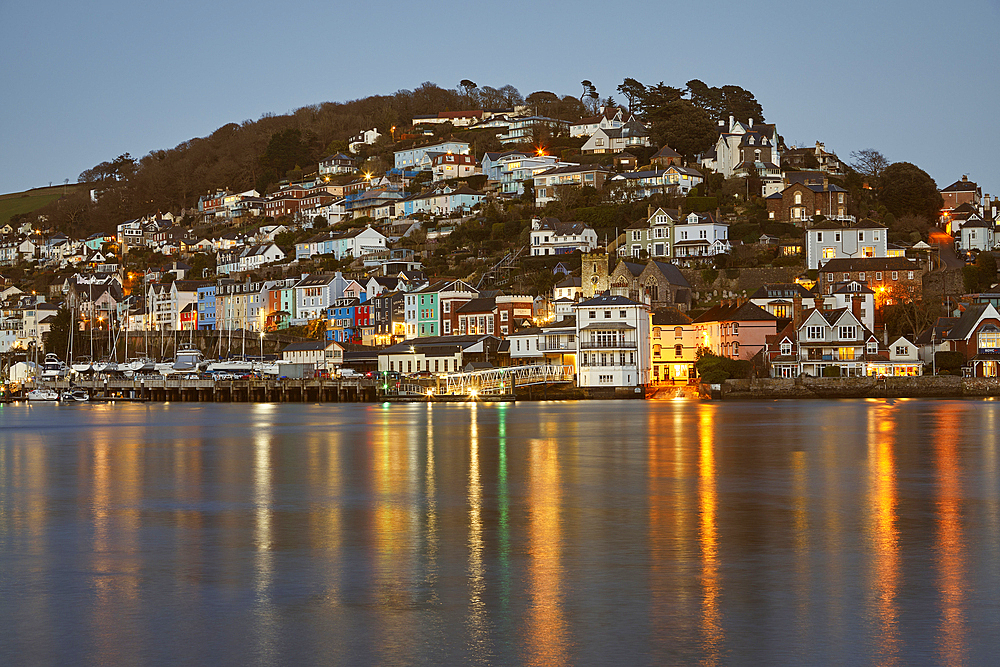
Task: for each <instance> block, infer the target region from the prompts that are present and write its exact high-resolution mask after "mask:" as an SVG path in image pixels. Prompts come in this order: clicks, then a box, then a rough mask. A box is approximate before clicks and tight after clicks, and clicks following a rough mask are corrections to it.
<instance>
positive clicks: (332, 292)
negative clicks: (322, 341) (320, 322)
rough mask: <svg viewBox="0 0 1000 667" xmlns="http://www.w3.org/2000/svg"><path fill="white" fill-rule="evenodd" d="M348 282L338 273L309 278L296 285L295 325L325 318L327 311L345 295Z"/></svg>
mask: <svg viewBox="0 0 1000 667" xmlns="http://www.w3.org/2000/svg"><path fill="white" fill-rule="evenodd" d="M346 285H347V281H346V280H345V279H344V277H343V276H342V275H341V274H340V273H339V272H337V273H336V274H334V275H332V276H331V275H330V274H318V275H314V276H307V277H305V278H303V279H302V280H300V281H299V282H298V283H296V284H295V287H294V289H295V314H296V317H295V320H293V322H295V323H301V324H305V322H307V321H309V320H314V319H316V318H319V317H325V315H326V310H327V309H328V308H329V307H330V306H331V305H333V302H334V301H335V300H336V299H339V298H340V297H342V296H343V295H344V287H345V286H346Z"/></svg>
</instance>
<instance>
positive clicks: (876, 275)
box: [875, 271, 882, 281]
mask: <svg viewBox="0 0 1000 667" xmlns="http://www.w3.org/2000/svg"><path fill="white" fill-rule="evenodd" d="M875 280H877V281H878V280H882V272H881V271H876V272H875Z"/></svg>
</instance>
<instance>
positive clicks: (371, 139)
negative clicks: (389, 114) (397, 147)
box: [347, 127, 382, 153]
mask: <svg viewBox="0 0 1000 667" xmlns="http://www.w3.org/2000/svg"><path fill="white" fill-rule="evenodd" d="M381 136H382V135H381V134H379V132H378V128H374V127H373V128H372V129H370V130H362V131H361V132H360V133H359V134H357V135H356V136H354V137H353V138H352V139H351V141H350V143H348V144H347V150H349V151H351V152H352V153H357V152H358V149H360V148H361V147H362V146H364V145H371V144H374V143H375V142H376V141H378V140H379V137H381Z"/></svg>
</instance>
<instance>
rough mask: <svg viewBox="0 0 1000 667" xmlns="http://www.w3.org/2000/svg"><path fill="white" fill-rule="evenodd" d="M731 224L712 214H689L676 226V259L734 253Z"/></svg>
mask: <svg viewBox="0 0 1000 667" xmlns="http://www.w3.org/2000/svg"><path fill="white" fill-rule="evenodd" d="M732 249H733V248H732V245H731V244H730V243H729V224H728V223H725V222H720V221H718V220H716V218H715V216H714V215H712V214H711V213H689V214H687V215H686V216H684V217H682V218H681V219H680V220H678V221H677V223H676V224H675V225H674V259H675V260H685V259H691V258H699V257H713V256H715V255H723V254H728V253H730V252H731V251H732Z"/></svg>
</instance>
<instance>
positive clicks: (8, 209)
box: [0, 183, 87, 226]
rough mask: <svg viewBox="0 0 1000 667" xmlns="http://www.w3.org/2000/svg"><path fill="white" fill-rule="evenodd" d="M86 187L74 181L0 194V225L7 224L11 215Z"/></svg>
mask: <svg viewBox="0 0 1000 667" xmlns="http://www.w3.org/2000/svg"><path fill="white" fill-rule="evenodd" d="M86 187H87V186H86V185H81V184H78V183H74V184H72V185H53V186H51V187H48V188H33V189H31V190H28V191H26V192H12V193H11V194H7V195H0V226H3V225H5V224H7V221H8V220H10V218H11V216H14V215H19V214H21V213H30V212H31V211H35V210H38V209H40V208H41V207H43V206H45V205H46V204H49V203H51V202H54V201H55V200H57V199H59V198H60V197H62V196H63V195H64V194H69V193H72V192H75V191H77V190H80V189H85V188H86Z"/></svg>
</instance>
